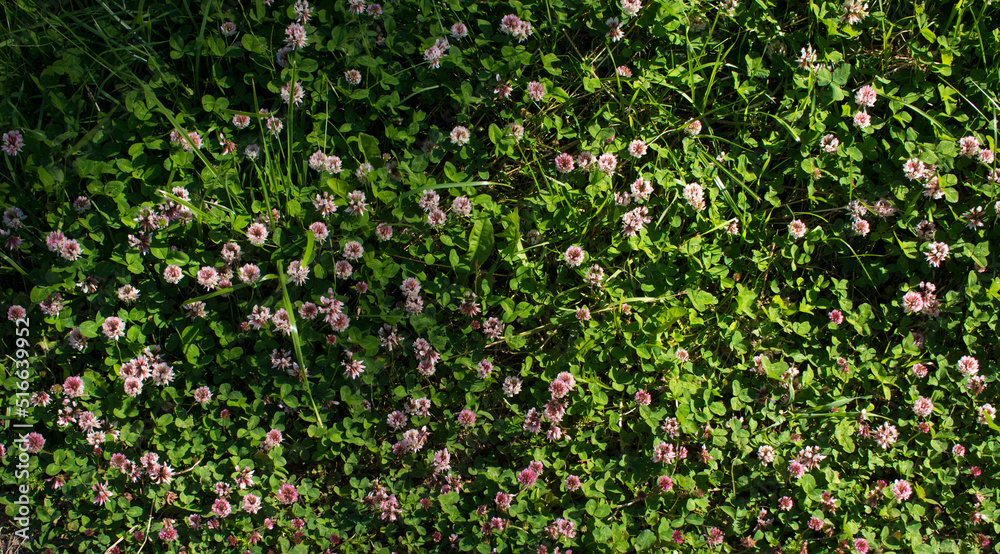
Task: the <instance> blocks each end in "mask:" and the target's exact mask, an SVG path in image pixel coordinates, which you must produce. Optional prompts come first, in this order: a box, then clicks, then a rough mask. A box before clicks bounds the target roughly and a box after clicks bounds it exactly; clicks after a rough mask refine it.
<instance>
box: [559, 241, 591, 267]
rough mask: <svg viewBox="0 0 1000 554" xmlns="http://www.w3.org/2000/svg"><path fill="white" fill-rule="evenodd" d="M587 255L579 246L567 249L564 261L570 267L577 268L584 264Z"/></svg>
mask: <svg viewBox="0 0 1000 554" xmlns="http://www.w3.org/2000/svg"><path fill="white" fill-rule="evenodd" d="M586 255H587V253H586V252H584V251H583V249H582V248H580V247H579V246H576V245H573V246H570V247H569V248H567V249H566V252H565V254H563V259H565V260H566V265H568V266H570V267H576V266H578V265H580V264H582V263H583V259H584V257H585V256H586Z"/></svg>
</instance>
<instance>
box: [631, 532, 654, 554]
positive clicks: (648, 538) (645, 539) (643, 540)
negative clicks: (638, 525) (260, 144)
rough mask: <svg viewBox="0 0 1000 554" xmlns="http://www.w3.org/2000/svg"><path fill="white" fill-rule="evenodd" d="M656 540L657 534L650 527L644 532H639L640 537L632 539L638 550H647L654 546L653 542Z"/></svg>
mask: <svg viewBox="0 0 1000 554" xmlns="http://www.w3.org/2000/svg"><path fill="white" fill-rule="evenodd" d="M655 542H656V534H655V533H653V532H652V531H650V530H649V529H644V530H643V531H642V533H639V536H638V537H636V538H634V539H632V546H634V547H635V549H636V550H646V549H648V548H649V547H651V546H653V543H655Z"/></svg>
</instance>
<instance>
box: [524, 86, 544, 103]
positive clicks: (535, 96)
mask: <svg viewBox="0 0 1000 554" xmlns="http://www.w3.org/2000/svg"><path fill="white" fill-rule="evenodd" d="M528 96H529V97H530V98H531V99H532V100H534V101H535V102H541V101H542V98H545V85H543V84H542V83H540V82H538V81H531V82H530V83H528Z"/></svg>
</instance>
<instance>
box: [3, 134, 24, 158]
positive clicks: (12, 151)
mask: <svg viewBox="0 0 1000 554" xmlns="http://www.w3.org/2000/svg"><path fill="white" fill-rule="evenodd" d="M23 149H24V137H23V136H22V135H21V131H17V130H14V131H7V132H6V133H4V134H3V151H4V153H6V154H7V155H8V156H17V155H18V154H19V153H20V152H21V150H23Z"/></svg>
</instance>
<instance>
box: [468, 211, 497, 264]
mask: <svg viewBox="0 0 1000 554" xmlns="http://www.w3.org/2000/svg"><path fill="white" fill-rule="evenodd" d="M493 244H494V238H493V222H491V221H490V220H489V219H479V220H477V221H476V223H475V224H474V225H473V226H472V230H471V231H469V263H470V265H471V264H472V263H476V264H479V265H483V264H484V263H485V262H486V260H487V259H488V258H489V257H490V254H492V253H493Z"/></svg>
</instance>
